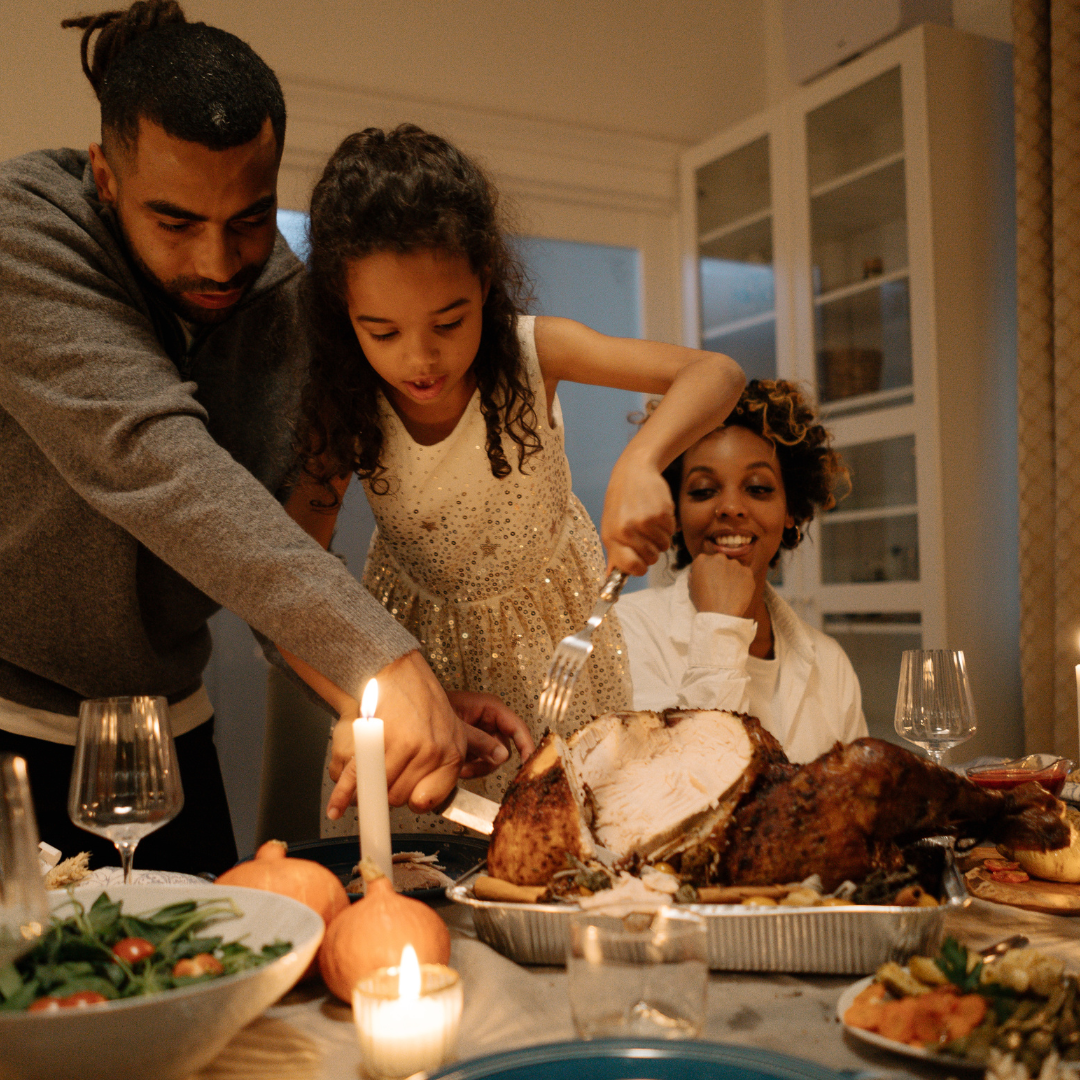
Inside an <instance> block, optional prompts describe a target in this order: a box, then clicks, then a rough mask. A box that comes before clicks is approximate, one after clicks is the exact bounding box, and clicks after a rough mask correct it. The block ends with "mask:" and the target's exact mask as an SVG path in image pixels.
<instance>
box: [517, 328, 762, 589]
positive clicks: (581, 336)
mask: <svg viewBox="0 0 1080 1080" xmlns="http://www.w3.org/2000/svg"><path fill="white" fill-rule="evenodd" d="M536 352H537V356H538V358H539V360H540V369H541V371H542V372H543V375H544V385H545V388H546V390H547V397H548V408H549V414H550V406H551V401H552V399H553V397H554V394H555V388H556V386H558V384H559V382H560V381H562V380H564V379H568V380H570V381H572V382H580V383H588V384H591V385H594V386H610V387H613V388H615V389H618V390H637V391H639V392H641V393H646V394H663V395H664V399H663V401H661V402H660V404H659V405H658V406H657V407H656V409H655V410H654V411H653V413H652V415H651V416H650V417H649V419H648V420H647V421H646V422H645V423H644V424H642V425H641V428H640V429H639V431H638V433H637V434H636V435H635V436H634V437H633V439H631V440H630V443H629V444H628V445H627V447H626V449H625V450H624V451H623V452H622V454H621V455H620V457H619V460H618V461H617V462H616V463H615V468H614V469H612V471H611V480H610V482H609V483H608V489H607V495H606V497H605V499H604V517H603V520H602V522H601V525H600V537H601V539H602V540H603V542H604V546H605V548H606V549H607V553H608V568H609V569H610V568H611V567H618V568H619V569H620V570H625V571H626V572H627V573H631V574H644V573H645V571H646V570H647V569H648V567H649V566H650V565H651V564H652V563H654V562H656V560H657V559H658V558H659V557H660V553H661V552H662V551H665V550H667V547H668V545H669V544H670V542H671V536H672V534H673V533H674V531H675V527H676V526H675V507H674V505H673V503H672V500H671V493H670V491H669V490H668V486H667V483H666V482H665V481H664V478H663V477H662V476H661V475H660V473H661V472H662V471H663V469H665V468H666V467H667V466H668V465H670V464H671V462H672V461H674V460H675V458H677V457H678V456H679V455H680V454H681V453H682V452H683V451H684V450H686V449H688V448H689V447H691V446H693V445H694V443H695V442H697V441H698V439H700V438H702V437H703V436H705V435H707V434H708V433H709V432H710V431H712V430H714V429H715V428H717V427H719V426H720V425H721V424H722V423H723V422H724V420H725V418H726V417H727V415H728V413H729V412H731V410H732V409H733V408H734V407H735V403H736V402H737V401H738V400H739V395H740V394H741V393H742V391H743V387H744V386H745V385H746V376H745V375H744V374H743V372H742V368H740V367H739V365H738V364H736V363H735V361H734V360H732V359H731V357H730V356H724V355H723V354H722V353H712V352H704V351H703V350H700V349H687V348H683V347H682V346H679V345H665V344H663V343H661V342H656V341H638V340H636V339H634V338H615V337H608V336H607V335H606V334H599V333H597V332H596V331H595V330H590V329H589V328H588V327H587V326H583V325H582V324H581V323H577V322H574V321H572V320H571V319H556V318H545V317H542V316H541V317H538V318H537V320H536Z"/></svg>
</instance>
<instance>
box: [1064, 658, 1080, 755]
mask: <svg viewBox="0 0 1080 1080" xmlns="http://www.w3.org/2000/svg"><path fill="white" fill-rule="evenodd" d="M1076 733H1077V738H1078V739H1080V664H1077V665H1076ZM1062 753H1063V754H1064V753H1065V750H1064V748H1062ZM1077 761H1080V757H1078V758H1077Z"/></svg>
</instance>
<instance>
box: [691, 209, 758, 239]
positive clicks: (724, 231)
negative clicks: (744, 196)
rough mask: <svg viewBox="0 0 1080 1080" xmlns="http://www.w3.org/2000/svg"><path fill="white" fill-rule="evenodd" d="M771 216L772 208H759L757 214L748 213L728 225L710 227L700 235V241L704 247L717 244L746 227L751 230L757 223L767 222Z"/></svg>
mask: <svg viewBox="0 0 1080 1080" xmlns="http://www.w3.org/2000/svg"><path fill="white" fill-rule="evenodd" d="M771 217H772V210H771V209H766V210H759V211H758V212H757V213H755V214H747V215H746V217H743V218H739V220H738V221H729V222H728V223H727V224H726V225H720V226H718V227H717V228H715V229H710V230H709V231H708V232H704V233H701V234H700V235H699V236H698V243H699V244H700V245H701V246H702V247H705V246H706V245H708V244H715V243H716V242H717V241H718V240H726V239H728V238H729V237H731V236H734V235H735V234H736V233H740V232H742V231H743V230H744V229H745V230H750V229H753V228H754V227H755V226H757V225H762V224H765V223H767V222H768V221H769V219H770V218H771Z"/></svg>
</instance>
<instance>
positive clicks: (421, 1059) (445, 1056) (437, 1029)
mask: <svg viewBox="0 0 1080 1080" xmlns="http://www.w3.org/2000/svg"><path fill="white" fill-rule="evenodd" d="M462 1002H463V995H462V990H461V980H460V979H459V978H458V974H457V972H456V971H454V970H452V969H451V968H448V967H444V966H443V965H442V964H424V965H423V966H422V967H421V965H419V964H418V963H417V961H416V952H415V950H414V949H413V947H412V946H411V945H406V946H405V948H404V949H403V950H402V953H401V964H400V966H399V967H396V968H382V969H381V970H379V971H377V972H375V974H374V975H369V976H368V977H367V978H365V979H361V980H360V982H359V983H358V984H357V986H356V989H354V990H353V1020H354V1021H355V1023H356V1037H357V1040H358V1041H359V1043H360V1052H361V1054H362V1056H363V1059H364V1071H365V1072H366V1073H368V1074H369V1075H370V1076H373V1077H377V1078H385V1080H390V1078H397V1077H404V1076H411V1075H412V1074H413V1073H415V1072H420V1071H422V1070H423V1071H430V1070H433V1069H437V1068H438V1067H439V1066H440V1065H442V1064H443V1063H444V1062H445V1061H448V1060H449V1059H450V1057H451V1056H452V1055H453V1053H454V1048H455V1047H456V1045H457V1036H458V1028H459V1026H460V1023H461V1007H462Z"/></svg>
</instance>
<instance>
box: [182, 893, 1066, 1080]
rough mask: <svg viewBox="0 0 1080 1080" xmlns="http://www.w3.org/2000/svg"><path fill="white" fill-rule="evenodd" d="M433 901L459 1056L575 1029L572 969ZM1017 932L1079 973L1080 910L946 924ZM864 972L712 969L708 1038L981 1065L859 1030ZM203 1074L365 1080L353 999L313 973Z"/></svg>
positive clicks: (893, 1068) (872, 1065) (991, 912)
mask: <svg viewBox="0 0 1080 1080" xmlns="http://www.w3.org/2000/svg"><path fill="white" fill-rule="evenodd" d="M434 906H435V908H436V910H437V911H438V912H439V914H440V915H441V916H442V917H443V919H444V920H445V921H446V923H447V925H448V927H449V929H450V934H451V955H450V965H451V967H453V968H455V969H456V970H457V971H458V973H459V974H460V976H461V979H462V983H463V986H464V995H465V1006H464V1012H463V1014H462V1021H461V1035H460V1042H459V1046H458V1054H457V1060H458V1061H459V1062H460V1061H466V1060H467V1059H469V1058H475V1057H480V1056H483V1055H487V1054H492V1053H496V1052H500V1051H508V1050H515V1049H518V1048H522V1047H527V1046H535V1045H538V1044H543V1043H554V1042H563V1041H568V1040H573V1039H574V1038H575V1033H574V1027H573V1023H572V1020H571V1016H570V1005H569V995H568V990H567V976H566V971H565V969H563V968H561V967H546V966H545V967H537V966H527V965H522V964H517V963H515V962H513V961H512V960H509V959H507V958H506V957H505V956H502V955H500V954H499V953H498V952H496V951H495V950H494V949H492V948H491V947H489V946H488V945H486V944H484V943H483V942H481V941H479V940H478V939H477V936H476V933H475V931H474V929H473V925H472V916H471V913H470V911H469V909H468V908H466V907H464V906H462V905H458V904H455V903H452V902H451V901H449V900H446V901H442V900H439V901H436V902H435V904H434ZM1017 933H1021V934H1024V935H1025V936H1026V937H1027V938H1028V939H1029V942H1030V945H1031V946H1032V947H1034V948H1036V949H1040V950H1042V951H1044V952H1047V953H1049V954H1052V955H1054V956H1058V957H1061V958H1062V959H1063V960H1064V961H1065V964H1066V970H1068V971H1073V972H1080V918H1069V917H1064V916H1060V915H1046V914H1039V913H1035V912H1030V911H1025V910H1022V909H1020V908H1016V907H1010V906H1005V905H1002V904H996V903H990V902H987V901H984V900H979V899H974V898H969V900H968V901H967V903H966V904H965V905H963V906H960V905H958V906H955V907H950V908H949V910H948V911H947V912H946V915H945V922H944V934H945V935H946V936H952V937H955V938H956V939H957V940H959V941H960V942H962V943H963V944H965V945H967V946H968V947H969V948H974V949H981V948H985V947H986V946H989V945H991V944H993V943H995V942H997V941H1000V940H1002V939H1004V938H1006V937H1009V936H1011V935H1013V934H1017ZM867 974H870V973H869V972H868V973H867ZM855 979H856V977H854V976H851V975H843V976H835V975H832V976H826V975H801V974H794V973H793V974H783V973H761V974H753V973H743V972H740V973H733V972H724V971H713V972H711V973H710V976H709V983H708V999H707V1015H706V1021H705V1025H704V1028H703V1030H702V1032H701V1035H700V1038H701V1039H703V1040H706V1041H711V1042H717V1043H728V1044H735V1045H739V1046H744V1047H756V1048H759V1049H763V1050H767V1051H773V1052H776V1053H782V1054H787V1055H790V1056H795V1057H799V1058H803V1059H806V1060H809V1061H812V1062H815V1063H816V1064H818V1065H820V1066H824V1067H826V1068H829V1069H832V1070H835V1071H837V1072H840V1073H845V1074H847V1075H848V1076H850V1077H855V1078H856V1080H875V1078H877V1077H881V1078H883V1080H884V1078H889V1080H904V1078H928V1080H929V1078H937V1080H946V1078H947V1077H950V1076H963V1075H975V1074H972V1073H971V1072H970V1071H967V1070H958V1069H957V1068H956V1066H955V1065H950V1064H948V1063H944V1064H939V1063H938V1062H931V1061H926V1060H923V1059H919V1058H914V1057H911V1056H907V1055H901V1054H898V1053H894V1052H892V1051H890V1050H885V1049H881V1048H878V1047H876V1046H872V1045H868V1044H867V1043H865V1042H863V1041H862V1040H859V1039H857V1038H855V1037H853V1036H852V1035H851V1034H850V1033H848V1032H847V1031H846V1030H845V1029H844V1027H843V1025H842V1024H841V1023H840V1021H839V1019H838V1017H837V1002H838V1001H839V999H840V997H841V995H842V994H843V992H844V991H845V990H846V989H847V988H848V987H849V986H850V985H851V984H852V983H853V982H854V981H855ZM197 1075H198V1077H200V1078H201V1080H226V1078H227V1080H248V1078H250V1080H256V1078H258V1080H273V1078H276V1077H281V1078H283V1080H284V1078H285V1077H288V1078H290V1080H363V1078H364V1077H365V1075H366V1074H365V1073H364V1070H363V1066H362V1063H361V1057H360V1050H359V1046H358V1043H357V1039H356V1031H355V1028H354V1025H353V1018H352V1008H351V1006H350V1005H348V1004H346V1003H344V1002H342V1001H339V1000H337V999H336V998H335V997H334V996H333V995H331V994H329V993H328V991H327V990H326V988H325V987H324V986H323V984H322V983H321V981H320V980H318V979H314V980H312V981H309V982H307V983H303V984H301V985H300V986H299V987H297V988H296V989H294V990H293V991H292V992H290V993H289V994H288V995H286V996H285V997H284V998H283V999H282V1000H281V1001H279V1002H278V1003H277V1004H276V1005H274V1006H273V1007H272V1008H270V1009H269V1010H267V1012H266V1013H265V1014H264V1015H263V1016H261V1017H260V1018H259V1019H257V1020H255V1021H254V1022H253V1023H251V1024H250V1025H249V1026H248V1027H246V1028H245V1029H244V1030H242V1031H241V1032H240V1033H239V1034H238V1035H237V1036H236V1037H235V1038H234V1039H233V1040H232V1042H231V1043H229V1045H228V1046H227V1047H226V1048H225V1049H224V1050H223V1051H222V1053H221V1054H220V1055H219V1056H218V1057H217V1058H216V1059H215V1060H214V1061H213V1062H212V1063H211V1064H210V1065H208V1066H207V1067H205V1068H204V1069H203V1070H202V1071H201V1072H199V1073H198V1074H197Z"/></svg>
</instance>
